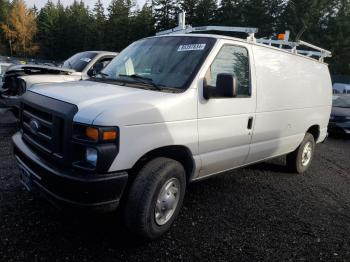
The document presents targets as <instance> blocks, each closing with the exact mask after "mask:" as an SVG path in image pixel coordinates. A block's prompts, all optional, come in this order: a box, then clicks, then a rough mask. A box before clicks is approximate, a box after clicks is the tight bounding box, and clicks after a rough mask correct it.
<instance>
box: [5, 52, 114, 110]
mask: <svg viewBox="0 0 350 262" xmlns="http://www.w3.org/2000/svg"><path fill="white" fill-rule="evenodd" d="M117 54H118V53H115V52H106V51H86V52H81V53H77V54H75V55H73V56H72V57H70V58H69V59H67V60H66V61H65V62H64V63H63V65H62V66H61V67H55V66H47V65H32V64H26V65H15V66H11V67H9V68H8V69H7V71H6V73H5V74H4V75H3V77H2V81H3V85H2V88H0V100H1V101H0V102H1V104H3V105H6V106H10V107H14V108H18V106H19V103H20V98H21V96H22V95H23V94H24V93H25V92H26V91H27V90H28V89H30V88H31V87H32V86H33V85H35V84H40V85H42V84H48V83H61V82H70V81H79V80H85V79H88V78H89V77H92V76H95V75H97V74H98V73H99V72H100V71H101V70H102V69H103V68H104V67H105V66H106V65H108V64H109V62H110V61H111V60H112V59H113V58H114V57H116V56H117Z"/></svg>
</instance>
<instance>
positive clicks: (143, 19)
mask: <svg viewBox="0 0 350 262" xmlns="http://www.w3.org/2000/svg"><path fill="white" fill-rule="evenodd" d="M131 23H132V24H131V27H130V41H131V42H133V41H136V40H138V39H141V38H144V37H147V36H151V35H154V33H155V31H154V18H153V15H152V5H151V4H150V3H149V2H146V3H145V4H144V6H143V7H142V9H141V10H137V11H136V13H135V14H134V16H133V17H132V18H131Z"/></svg>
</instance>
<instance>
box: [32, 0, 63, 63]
mask: <svg viewBox="0 0 350 262" xmlns="http://www.w3.org/2000/svg"><path fill="white" fill-rule="evenodd" d="M58 16H59V13H58V9H57V7H56V6H55V5H54V3H53V2H51V1H48V2H47V3H46V4H45V6H44V7H43V8H42V9H41V10H40V12H39V14H38V18H37V24H38V34H37V38H38V41H39V42H40V46H41V48H40V52H41V56H42V57H45V58H50V59H54V58H58V57H57V51H58V49H59V46H58V45H59V42H58V41H59V39H58V37H57V35H56V33H57V26H59V24H58V23H59V22H58Z"/></svg>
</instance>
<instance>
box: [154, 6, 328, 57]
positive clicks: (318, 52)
mask: <svg viewBox="0 0 350 262" xmlns="http://www.w3.org/2000/svg"><path fill="white" fill-rule="evenodd" d="M185 16H186V13H185V12H182V13H180V14H179V20H178V21H179V25H178V26H177V27H175V28H173V29H169V30H165V31H161V32H158V33H156V35H157V36H159V35H168V34H188V33H193V32H210V31H220V32H237V33H246V34H248V37H247V41H249V42H254V43H259V44H264V45H269V46H274V47H278V48H281V49H283V50H286V51H289V52H291V53H293V54H300V55H305V56H307V57H317V58H318V60H319V61H320V62H323V61H324V58H326V57H332V53H331V52H330V51H328V50H326V49H323V48H321V47H318V46H315V45H313V44H310V43H307V42H304V41H301V40H300V41H297V42H291V41H289V36H290V31H288V30H287V31H286V32H285V33H284V34H283V40H281V39H280V40H275V39H267V38H260V39H256V38H255V34H256V33H257V32H258V29H257V28H252V27H231V26H200V27H192V26H190V25H186V18H185ZM301 46H304V47H307V48H308V49H311V50H298V47H301ZM286 47H289V48H286Z"/></svg>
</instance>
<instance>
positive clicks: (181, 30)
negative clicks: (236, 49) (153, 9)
mask: <svg viewBox="0 0 350 262" xmlns="http://www.w3.org/2000/svg"><path fill="white" fill-rule="evenodd" d="M185 15H186V13H185V12H184V11H183V12H182V13H180V14H179V19H178V21H179V25H178V26H177V27H175V28H172V29H169V30H165V31H161V32H158V33H156V35H157V36H159V35H169V34H189V33H194V32H209V31H219V32H235V33H246V34H248V38H247V40H251V41H252V40H255V34H256V33H257V32H258V29H257V28H252V27H231V26H200V27H192V26H190V25H186V22H185Z"/></svg>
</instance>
